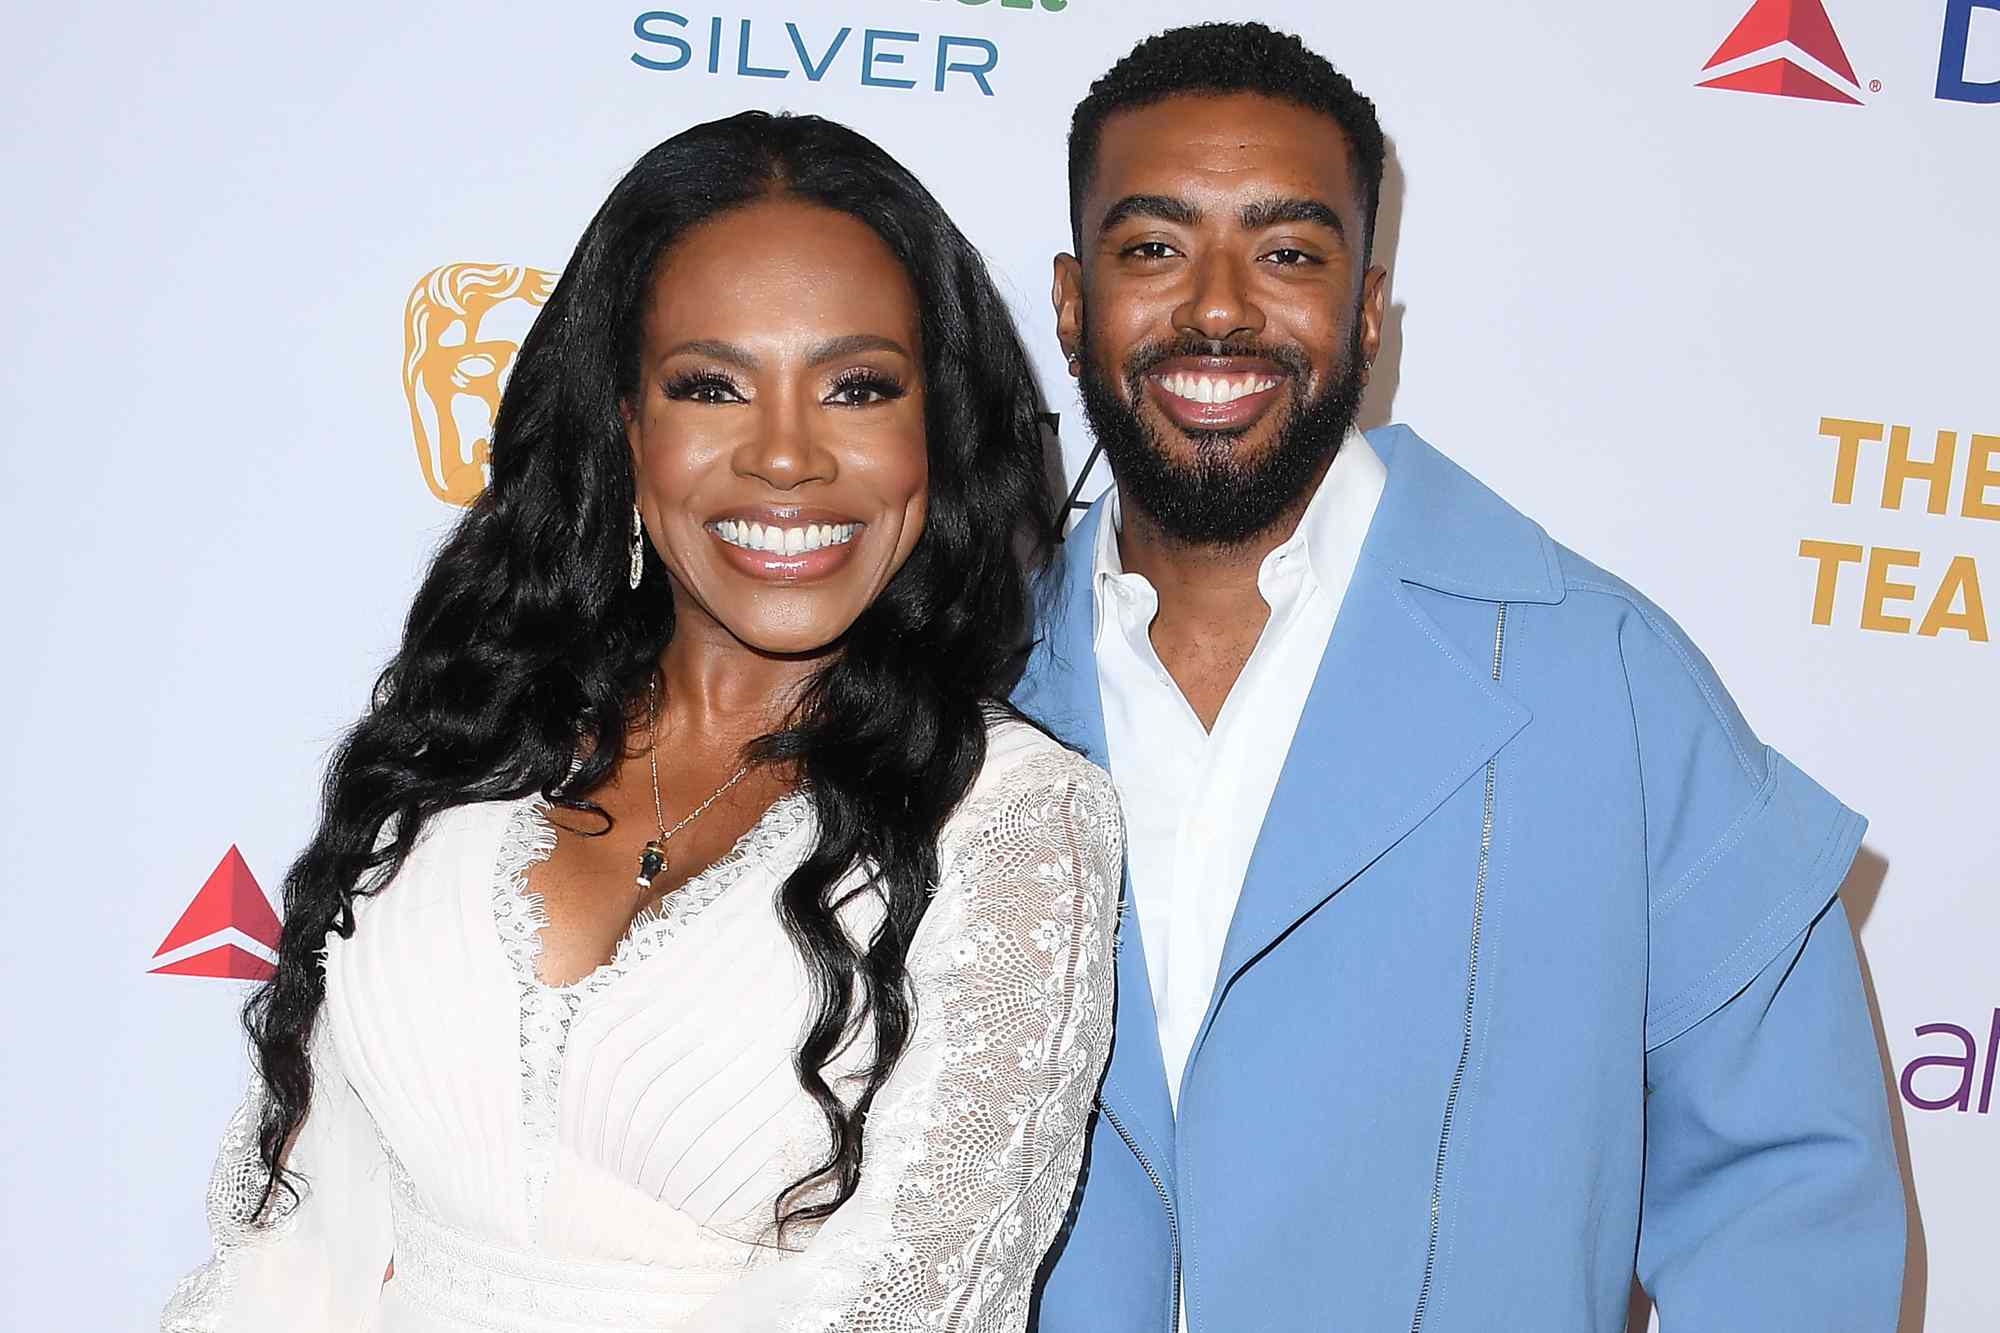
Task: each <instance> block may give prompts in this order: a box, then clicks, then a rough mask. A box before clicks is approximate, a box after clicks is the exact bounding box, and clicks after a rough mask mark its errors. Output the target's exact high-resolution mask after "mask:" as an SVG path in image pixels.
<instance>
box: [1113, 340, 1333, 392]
mask: <svg viewBox="0 0 2000 1333" xmlns="http://www.w3.org/2000/svg"><path fill="white" fill-rule="evenodd" d="M1184 356H1226V357H1242V358H1252V357H1254V358H1257V359H1260V360H1264V361H1269V362H1271V363H1272V364H1273V365H1278V366H1283V367H1284V368H1285V370H1286V371H1287V372H1289V373H1290V374H1291V376H1292V378H1293V379H1294V380H1295V381H1297V382H1298V383H1300V384H1302V385H1303V384H1304V383H1305V382H1306V380H1307V379H1308V378H1309V377H1310V376H1311V374H1312V358H1311V357H1309V356H1307V355H1306V354H1305V351H1304V350H1303V349H1302V348H1300V347H1299V345H1298V344H1297V343H1267V342H1259V341H1257V340H1255V339H1251V338H1198V337H1195V336H1194V335H1192V334H1185V335H1182V336H1180V337H1177V338H1169V339H1161V340H1159V341H1156V342H1149V343H1141V344H1140V345H1139V346H1137V347H1135V348H1133V349H1132V350H1131V351H1130V352H1129V353H1127V354H1126V357H1125V374H1126V377H1127V378H1128V379H1130V380H1132V381H1133V382H1134V383H1137V381H1138V380H1139V379H1141V378H1142V377H1144V376H1145V374H1146V373H1147V372H1148V371H1150V370H1152V369H1153V368H1154V367H1155V366H1158V365H1161V364H1162V363H1164V362H1167V361H1172V360H1174V359H1175V358H1177V357H1184Z"/></svg>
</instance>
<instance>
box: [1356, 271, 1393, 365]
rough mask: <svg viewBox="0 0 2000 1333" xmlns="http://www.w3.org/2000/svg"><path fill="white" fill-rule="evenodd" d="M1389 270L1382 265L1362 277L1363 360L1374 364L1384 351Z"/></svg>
mask: <svg viewBox="0 0 2000 1333" xmlns="http://www.w3.org/2000/svg"><path fill="white" fill-rule="evenodd" d="M1388 301H1389V270H1388V269H1386V268H1383V267H1382V266H1381V265H1380V264H1377V265H1375V266H1374V267H1373V268H1371V269H1369V270H1368V272H1366V273H1365V274H1363V275H1362V277H1361V360H1362V361H1363V363H1372V362H1373V361H1374V360H1375V357H1376V354H1377V353H1379V352H1380V351H1381V350H1382V316H1383V313H1384V312H1385V311H1386V310H1387V309H1388Z"/></svg>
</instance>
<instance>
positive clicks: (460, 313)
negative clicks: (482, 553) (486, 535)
mask: <svg viewBox="0 0 2000 1333" xmlns="http://www.w3.org/2000/svg"><path fill="white" fill-rule="evenodd" d="M556 276H557V275H556V274H554V273H550V272H547V271H545V270H543V269H538V268H526V267H523V266H522V265H519V264H445V265H443V266H441V267H438V268H434V269H432V270H431V271H430V272H429V273H426V274H425V275H424V276H423V280H422V281H420V282H419V283H417V286H416V290H414V291H412V292H411V293H410V300H409V303H408V304H407V305H405V306H404V307H403V396H404V397H405V398H407V399H408V400H409V404H410V431H411V433H412V434H413V435H414V436H415V437H416V444H417V462H418V464H419V465H420V466H421V467H422V468H423V470H424V481H425V483H426V484H428V485H429V486H430V488H431V494H433V495H435V496H437V498H438V499H440V500H443V501H445V502H447V503H449V504H456V505H468V504H471V503H472V502H473V501H474V500H475V499H477V498H478V497H479V493H480V492H481V491H483V490H485V489H486V481H487V464H488V461H489V460H490V457H491V453H490V451H491V449H492V444H493V415H494V413H495V412H497V411H498V410H499V408H500V385H501V382H502V380H503V379H504V377H505V376H506V374H507V370H508V368H509V367H510V366H511V365H512V364H513V361H514V353H516V352H517V351H519V350H520V347H521V339H522V338H523V337H524V336H525V335H526V334H527V331H528V326H529V325H530V324H532V323H533V322H534V319H535V312H536V311H537V310H539V309H540V308H541V306H542V303H543V302H544V301H546V300H548V299H549V293H550V292H551V291H553V290H555V285H556Z"/></svg>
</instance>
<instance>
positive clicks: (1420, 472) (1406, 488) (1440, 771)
mask: <svg viewBox="0 0 2000 1333" xmlns="http://www.w3.org/2000/svg"><path fill="white" fill-rule="evenodd" d="M1369 438H1370V441H1371V443H1373V444H1374V445H1375V447H1376V449H1377V450H1378V452H1380V453H1381V454H1382V455H1383V458H1384V461H1385V462H1387V463H1388V464H1389V468H1390V475H1389V483H1388V486H1387V488H1386V489H1385V490H1384V492H1383V496H1382V500H1381V502H1380V504H1379V506H1378V508H1377V511H1376V516H1375V520H1374V522H1373V523H1372V524H1371V526H1370V528H1369V533H1368V538H1367V540H1366V542H1364V544H1363V547H1362V554H1361V560H1360V563H1359V564H1358V566H1357V567H1356V569H1355V573H1354V579H1353V581H1352V583H1351V584H1350V585H1349V588H1348V591H1347V596H1346V598H1345V599H1344V601H1343V603H1342V605H1341V609H1340V616H1339V619H1338V621H1337V622H1336V623H1335V626H1334V630H1333V634H1332V637H1331V639H1330V640H1329V642H1328V645H1327V651H1326V655H1325V657H1324V658H1323V659H1322V660H1321V663H1320V669H1319V673H1318V675H1317V676H1316V677H1315V679H1314V681H1313V686H1312V690H1311V693H1310V694H1309V695H1308V696H1307V699H1306V705H1305V709H1304V711H1303V713H1302V714H1301V715H1300V718H1299V725H1298V730H1297V731H1296V733H1295V734H1294V736H1293V739H1292V745H1291V749H1290V751H1289V753H1288V754H1287V757H1286V760H1285V765H1284V768H1283V770H1282V771H1281V773H1280V775H1279V778H1278V785H1277V788H1276V790H1275V791H1274V792H1273V794H1272V797H1271V804H1270V807H1269V809H1268V811H1267V813H1266V815H1265V818H1264V824H1263V828H1262V831H1261V833H1260V834H1259V836H1258V840H1257V844H1256V847H1255V849H1254V851H1253V852H1252V854H1251V858H1250V864H1249V868H1248V870H1247V872H1246V873H1245V875H1244V881H1243V888H1242V892H1241V894H1240V896H1239V897H1238V899H1237V904H1236V911H1235V915H1234V917H1233V918H1232V919H1231V922H1230V928H1229V934H1228V937H1227V939H1226V941H1225V943H1224V946H1223V952H1222V961H1221V964H1220V966H1219V967H1218V969H1217V973H1216V985H1215V990H1214V993H1213V995H1212V996H1211V997H1210V1000H1209V1008H1208V1013H1207V1015H1206V1017H1205V1018H1204V1019H1203V1021H1202V1026H1201V1029H1200V1031H1199V1032H1198V1033H1197V1034H1196V1037H1195V1043H1194V1046H1193V1049H1192V1051H1191V1052H1190V1054H1189V1059H1188V1068H1189V1069H1192V1068H1193V1066H1194V1060H1195V1057H1196V1056H1198V1055H1199V1053H1200V1051H1201V1046H1202V1043H1203V1041H1204V1040H1206V1038H1207V1035H1208V1030H1209V1028H1210V1026H1211V1025H1212V1024H1213V1022H1214V1019H1215V1013H1216V1010H1217V1007H1218V1006H1219V1005H1220V1004H1221V1002H1222V998H1223V996H1224V994H1225V993H1226V992H1227V991H1228V989H1229V984H1230V982H1231V981H1233V980H1234V979H1235V977H1236V976H1237V975H1238V974H1239V973H1241V972H1242V971H1243V969H1244V968H1246V967H1248V966H1250V965H1251V964H1253V963H1254V962H1255V961H1256V960H1257V958H1258V957H1260V956H1261V955H1262V954H1263V953H1264V952H1265V951H1266V950H1268V949H1269V948H1271V947H1272V945H1273V944H1275V943H1276V942H1277V941H1278V940H1279V939H1280V938H1281V937H1282V936H1283V935H1284V934H1285V933H1286V932H1287V931H1289V930H1290V929H1291V928H1292V926H1293V925H1295V924H1296V923H1297V922H1298V921H1299V920H1300V919H1301V918H1303V917H1304V916H1306V915H1307V914H1308V913H1310V912H1311V911H1313V910H1314V909H1315V908H1317V907H1318V906H1319V905H1320V904H1322V903H1324V902H1325V901H1326V900H1327V899H1328V898H1330V897H1332V896H1333V895H1334V894H1335V893H1337V892H1339V891H1340V890H1341V889H1342V888H1343V887H1344V886H1345V885H1346V884H1347V883H1348V882H1349V881H1350V880H1352V879H1353V878H1354V877H1355V876H1356V875H1358V874H1360V873H1361V872H1362V871H1363V870H1365V869H1366V868H1367V867H1368V866H1369V865H1370V864H1371V863H1372V862H1373V861H1374V860H1375V859H1376V858H1377V857H1379V856H1381V855H1382V854H1383V853H1384V852H1385V851H1387V850H1388V849H1389V848H1391V847H1393V846H1395V844H1396V843H1397V842H1398V841H1400V840H1401V839H1402V838H1403V837H1404V836H1405V835H1406V834H1408V833H1409V832H1410V831H1411V830H1412V829H1414V828H1416V827H1417V825H1419V824H1421V823H1422V822H1423V821H1424V819H1426V818H1427V817H1428V816H1429V815H1430V813H1431V812H1432V811H1433V810H1435V809H1436V808H1437V807H1438V806H1439V805H1440V804H1442V803H1443V801H1444V800H1445V798H1446V797H1447V796H1449V795H1450V794H1451V793H1452V792H1454V791H1456V790H1457V789H1458V788H1459V787H1460V786H1461V785H1462V784H1463V783H1465V781H1466V780H1467V779H1469V778H1471V777H1472V776H1473V775H1475V774H1476V773H1478V772H1479V771H1480V770H1481V769H1482V768H1483V767H1484V766H1485V764H1486V762H1487V761H1488V760H1489V759H1491V758H1492V757H1493V755H1494V754H1495V753H1497V752H1498V751H1499V749H1500V748H1501V747H1502V746H1503V745H1505V744H1506V743H1507V742H1508V741H1509V740H1510V739H1512V738H1513V737H1514V736H1515V735H1516V734H1517V733H1519V732H1520V730H1521V729H1522V728H1523V727H1525V726H1526V725H1527V724H1528V721H1529V716H1530V715H1529V712H1528V709H1527V708H1526V707H1525V706H1524V705H1522V704H1521V703H1520V702H1519V701H1518V700H1516V699H1514V698H1512V697H1511V696H1510V695H1508V694H1507V692H1506V691H1505V690H1503V689H1502V688H1501V687H1500V686H1499V685H1498V684H1496V683H1495V682H1494V680H1493V664H1492V661H1491V660H1490V658H1489V659H1487V660H1475V659H1474V658H1473V657H1472V656H1470V655H1468V654H1467V653H1466V652H1465V651H1463V650H1461V649H1460V648H1459V647H1458V646H1457V645H1456V644H1454V643H1453V641H1452V639H1451V637H1450V636H1449V635H1447V634H1446V632H1445V631H1444V630H1443V629H1442V628H1441V627H1440V626H1439V625H1438V624H1437V623H1436V622H1435V621H1434V620H1433V619H1432V618H1431V617H1430V616H1429V615H1428V614H1427V613H1426V612H1425V611H1424V609H1423V607H1422V606H1421V605H1420V604H1419V602H1418V600H1417V597H1416V596H1415V595H1413V589H1412V587H1411V586H1410V585H1412V584H1418V585H1422V586H1428V587H1432V588H1436V589H1438V590H1441V591H1446V592H1451V593H1453V594H1455V595H1458V596H1471V597H1477V598H1480V599H1481V600H1486V601H1490V602H1493V603H1495V606H1494V614H1495V617H1496V620H1497V617H1498V614H1499V605H1498V604H1499V603H1501V602H1505V601H1510V600H1519V601H1536V602H1550V601H1559V600H1561V592H1560V587H1561V585H1560V583H1559V581H1557V579H1556V576H1555V566H1554V552H1553V547H1552V545H1550V544H1549V543H1548V539H1547V538H1546V536H1543V535H1542V534H1541V532H1540V529H1539V528H1535V527H1534V525H1533V524H1532V523H1530V522H1529V521H1528V520H1526V519H1525V518H1522V517H1521V516H1520V515H1518V514H1516V513H1514V511H1512V510H1511V509H1507V508H1506V506H1505V505H1504V504H1503V503H1502V502H1501V501H1499V499H1498V498H1497V497H1495V496H1493V495H1492V494H1491V492H1488V491H1486V490H1485V489H1484V488H1483V487H1479V486H1478V483H1477V482H1474V481H1473V480H1472V479H1471V478H1470V477H1468V476H1466V475H1465V474H1464V473H1462V472H1460V471H1458V469H1456V468H1455V467H1453V466H1452V465H1451V464H1449V463H1448V462H1446V461H1445V460H1444V459H1443V457H1442V456H1440V455H1438V454H1437V453H1435V451H1433V450H1431V449H1430V447H1429V446H1428V445H1426V444H1424V443H1423V442H1422V441H1421V440H1419V439H1417V438H1416V436H1414V435H1413V434H1410V433H1409V432H1408V431H1405V430H1401V429H1400V428H1392V429H1391V430H1389V431H1385V432H1374V433H1371V434H1370V436H1369Z"/></svg>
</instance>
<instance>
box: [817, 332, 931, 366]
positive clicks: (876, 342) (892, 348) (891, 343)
mask: <svg viewBox="0 0 2000 1333" xmlns="http://www.w3.org/2000/svg"><path fill="white" fill-rule="evenodd" d="M858 352H894V353H896V354H897V355H898V356H901V357H906V358H907V357H908V356H909V355H910V353H909V350H908V349H907V348H905V347H904V346H903V344H901V343H899V342H897V341H896V340H895V339H894V338H887V337H884V336H883V335H881V334H879V333H846V334H842V335H841V336H840V337H838V338H828V339H827V340H826V341H825V342H823V343H820V344H818V345H817V346H815V347H814V348H813V349H812V356H811V357H810V358H809V359H808V360H807V362H806V364H807V365H809V366H823V365H825V364H826V363H827V362H829V361H838V360H839V359H840V358H841V357H843V356H853V355H855V354H856V353H858Z"/></svg>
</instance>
